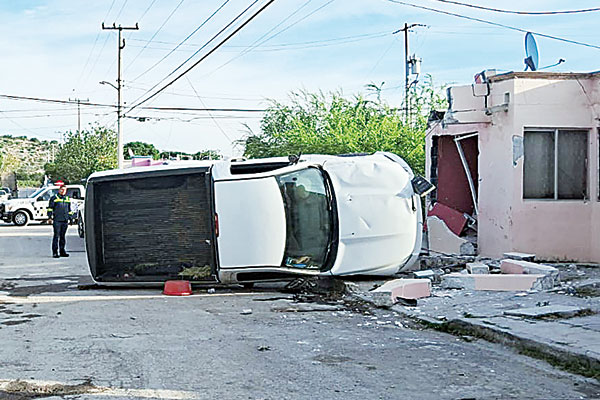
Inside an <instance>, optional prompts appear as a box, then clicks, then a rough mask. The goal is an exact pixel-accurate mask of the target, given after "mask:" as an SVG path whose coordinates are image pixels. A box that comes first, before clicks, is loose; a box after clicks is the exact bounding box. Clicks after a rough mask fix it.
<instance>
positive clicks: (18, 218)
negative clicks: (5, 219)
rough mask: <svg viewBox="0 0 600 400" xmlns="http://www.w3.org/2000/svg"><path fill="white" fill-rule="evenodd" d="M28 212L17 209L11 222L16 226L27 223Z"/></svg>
mask: <svg viewBox="0 0 600 400" xmlns="http://www.w3.org/2000/svg"><path fill="white" fill-rule="evenodd" d="M29 219H30V218H29V214H27V211H23V210H20V211H17V212H16V213H14V215H13V218H12V220H13V224H15V225H17V226H25V225H27V224H28V223H29Z"/></svg>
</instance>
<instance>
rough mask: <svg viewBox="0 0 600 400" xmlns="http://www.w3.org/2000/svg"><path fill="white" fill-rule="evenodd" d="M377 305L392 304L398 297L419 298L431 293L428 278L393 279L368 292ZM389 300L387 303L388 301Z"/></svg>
mask: <svg viewBox="0 0 600 400" xmlns="http://www.w3.org/2000/svg"><path fill="white" fill-rule="evenodd" d="M370 293H371V294H372V296H373V299H374V300H375V303H376V304H378V305H379V303H381V305H388V304H389V305H393V304H394V303H396V302H397V301H398V299H415V300H416V299H420V298H423V297H429V296H430V295H431V281H430V280H429V279H394V280H392V281H388V282H386V283H384V284H383V285H381V286H380V287H378V288H377V289H375V290H372V291H371V292H370ZM388 302H389V303H388Z"/></svg>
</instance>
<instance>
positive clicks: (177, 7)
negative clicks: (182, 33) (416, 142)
mask: <svg viewBox="0 0 600 400" xmlns="http://www.w3.org/2000/svg"><path fill="white" fill-rule="evenodd" d="M184 1H185V0H181V1H180V2H179V4H177V6H176V7H175V8H174V9H173V11H171V14H169V16H168V17H167V18H166V19H165V20H164V21H163V23H162V24H161V25H160V27H159V28H158V29H157V30H156V32H154V34H153V35H152V37H151V38H150V40H148V41H147V42H146V44H145V45H144V47H142V49H141V50H140V51H139V52H138V53H137V54H136V56H135V57H134V58H133V60H131V62H130V63H129V64H128V65H127V66H126V67H125V70H124V71H127V70H128V69H129V67H131V65H132V64H133V63H134V62H135V61H136V60H137V59H138V57H139V56H140V54H142V52H143V51H144V50H146V47H148V45H149V44H150V43H151V42H152V41H153V40H154V38H155V37H156V35H158V34H159V33H160V31H161V30H162V28H164V26H165V25H166V24H167V22H169V20H170V19H171V17H172V16H173V14H175V12H176V11H177V10H179V7H181V5H182V4H183V2H184Z"/></svg>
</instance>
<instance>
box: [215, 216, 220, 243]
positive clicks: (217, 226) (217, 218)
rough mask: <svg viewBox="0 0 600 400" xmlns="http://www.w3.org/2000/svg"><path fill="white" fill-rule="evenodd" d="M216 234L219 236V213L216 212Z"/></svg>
mask: <svg viewBox="0 0 600 400" xmlns="http://www.w3.org/2000/svg"><path fill="white" fill-rule="evenodd" d="M215 235H216V236H217V237H219V214H217V213H215Z"/></svg>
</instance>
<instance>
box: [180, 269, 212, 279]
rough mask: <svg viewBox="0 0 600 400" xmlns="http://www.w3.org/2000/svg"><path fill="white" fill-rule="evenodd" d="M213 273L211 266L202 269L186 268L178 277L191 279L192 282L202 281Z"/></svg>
mask: <svg viewBox="0 0 600 400" xmlns="http://www.w3.org/2000/svg"><path fill="white" fill-rule="evenodd" d="M211 273H212V271H211V268H210V265H204V266H202V267H188V268H184V269H183V270H182V271H181V272H180V273H179V274H178V275H179V276H182V277H185V278H188V279H191V280H198V281H199V280H202V279H204V278H207V277H209V276H210V275H211Z"/></svg>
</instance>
